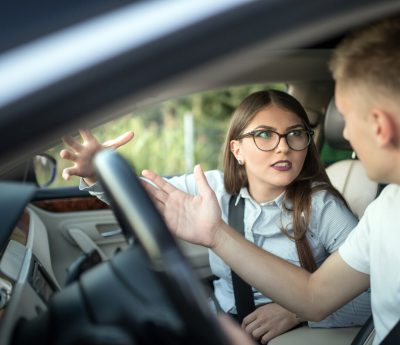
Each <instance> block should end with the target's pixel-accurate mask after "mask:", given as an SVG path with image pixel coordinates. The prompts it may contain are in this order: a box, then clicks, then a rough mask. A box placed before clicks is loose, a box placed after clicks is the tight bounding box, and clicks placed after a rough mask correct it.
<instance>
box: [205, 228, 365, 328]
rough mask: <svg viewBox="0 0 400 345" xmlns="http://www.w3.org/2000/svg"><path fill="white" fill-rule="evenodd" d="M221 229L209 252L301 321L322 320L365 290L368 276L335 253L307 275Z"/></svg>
mask: <svg viewBox="0 0 400 345" xmlns="http://www.w3.org/2000/svg"><path fill="white" fill-rule="evenodd" d="M222 227H223V232H222V233H221V238H220V240H218V241H217V245H216V246H214V247H213V248H212V250H214V251H215V253H216V254H217V255H219V256H220V257H221V258H222V259H223V260H224V261H225V262H226V264H227V265H229V266H230V267H231V268H232V269H233V270H234V271H235V272H236V273H237V274H238V275H240V276H241V278H242V279H244V280H245V281H247V282H248V283H249V284H250V285H252V286H254V287H255V288H256V289H257V290H259V291H260V292H262V293H263V294H264V295H266V296H269V297H270V298H272V299H273V300H274V301H275V302H277V303H279V304H280V305H282V306H283V307H285V308H287V309H289V310H291V311H293V312H295V313H296V314H297V315H299V316H300V317H301V318H303V319H305V320H313V321H320V320H323V319H324V318H325V317H326V316H328V315H329V314H331V313H332V312H334V311H335V310H337V309H338V308H340V307H341V306H342V305H344V304H345V303H347V302H348V301H350V300H351V299H353V298H354V297H356V296H357V295H358V294H360V293H361V292H363V291H365V290H366V289H367V288H368V287H369V275H367V274H364V273H361V272H358V271H356V270H354V269H353V268H351V267H350V266H349V265H348V264H346V262H345V261H344V260H343V259H342V258H341V256H340V254H339V253H338V252H335V253H333V254H332V255H331V256H330V257H329V258H328V259H327V260H326V261H325V262H324V263H323V265H322V266H321V267H320V268H319V269H318V270H317V271H316V272H314V273H313V274H310V273H309V272H307V271H306V270H304V269H301V268H299V267H297V266H295V265H292V264H290V263H288V262H287V261H285V260H283V259H281V258H279V257H277V256H275V255H272V254H270V253H268V252H266V251H264V250H262V249H260V248H258V247H257V246H255V245H254V244H252V243H251V242H249V241H246V240H245V239H244V238H243V237H242V236H239V234H238V233H237V232H236V231H234V230H233V229H232V228H230V227H229V226H228V225H226V224H224V225H222Z"/></svg>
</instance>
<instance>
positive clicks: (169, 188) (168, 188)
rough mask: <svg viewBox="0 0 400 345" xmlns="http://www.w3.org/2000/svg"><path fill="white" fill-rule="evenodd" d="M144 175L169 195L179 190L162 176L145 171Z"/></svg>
mask: <svg viewBox="0 0 400 345" xmlns="http://www.w3.org/2000/svg"><path fill="white" fill-rule="evenodd" d="M142 175H143V176H144V177H145V178H147V179H149V180H150V181H151V182H153V183H154V184H155V185H156V186H157V187H158V188H160V189H161V190H163V191H164V192H165V193H167V194H171V193H172V192H175V191H176V190H177V189H176V188H175V187H174V186H173V185H172V184H170V183H168V182H167V181H165V180H164V179H163V178H162V177H161V176H159V175H157V174H156V173H155V172H153V171H151V170H143V171H142Z"/></svg>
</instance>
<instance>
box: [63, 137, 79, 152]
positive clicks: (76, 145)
mask: <svg viewBox="0 0 400 345" xmlns="http://www.w3.org/2000/svg"><path fill="white" fill-rule="evenodd" d="M62 140H63V142H64V144H65V145H67V146H69V147H70V148H71V149H73V150H74V151H75V152H79V151H81V150H82V145H81V144H80V143H78V142H77V141H76V140H75V139H74V138H73V137H71V136H70V135H66V136H64V137H63V138H62Z"/></svg>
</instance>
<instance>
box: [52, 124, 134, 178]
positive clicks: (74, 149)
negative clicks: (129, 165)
mask: <svg viewBox="0 0 400 345" xmlns="http://www.w3.org/2000/svg"><path fill="white" fill-rule="evenodd" d="M79 133H80V135H81V137H82V139H83V142H82V143H79V142H78V141H77V140H75V139H74V138H73V137H71V136H65V137H63V141H64V144H65V145H66V146H67V149H64V150H61V152H60V157H61V158H63V159H67V160H69V161H71V162H73V166H71V167H68V168H65V169H64V170H63V172H62V177H63V178H64V180H69V178H70V177H71V176H79V177H82V178H83V179H84V180H85V182H86V183H87V184H88V185H91V184H93V183H95V182H96V175H95V171H94V166H93V158H94V156H95V155H96V153H97V152H99V151H101V150H104V149H107V148H113V149H116V148H118V147H120V146H122V145H125V144H126V143H127V142H128V141H130V140H131V139H132V138H133V133H132V132H126V133H124V134H122V135H120V136H119V137H117V138H115V139H112V140H107V141H106V142H104V143H102V144H101V143H99V142H98V141H97V139H96V138H95V137H94V136H93V134H92V133H91V132H90V131H89V130H86V129H81V130H79Z"/></svg>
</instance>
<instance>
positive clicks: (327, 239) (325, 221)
mask: <svg viewBox="0 0 400 345" xmlns="http://www.w3.org/2000/svg"><path fill="white" fill-rule="evenodd" d="M316 194H317V195H316V197H314V198H313V208H312V209H313V215H312V221H313V222H315V224H316V226H313V227H312V228H317V231H318V238H319V240H320V241H321V243H322V244H323V246H324V248H325V250H326V251H327V252H328V253H330V254H331V253H333V252H334V251H336V250H337V249H338V248H339V247H340V245H341V244H342V243H343V242H344V241H345V240H346V238H347V236H348V235H349V234H350V233H351V231H352V230H353V229H354V228H355V227H356V225H357V222H358V220H357V218H356V216H355V215H354V214H353V213H352V212H351V211H350V210H349V209H348V208H347V207H346V206H345V205H344V204H343V202H342V201H341V200H339V199H338V198H337V197H336V196H334V195H332V194H331V193H329V192H327V191H321V192H318V193H316Z"/></svg>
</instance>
